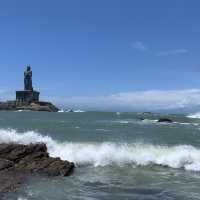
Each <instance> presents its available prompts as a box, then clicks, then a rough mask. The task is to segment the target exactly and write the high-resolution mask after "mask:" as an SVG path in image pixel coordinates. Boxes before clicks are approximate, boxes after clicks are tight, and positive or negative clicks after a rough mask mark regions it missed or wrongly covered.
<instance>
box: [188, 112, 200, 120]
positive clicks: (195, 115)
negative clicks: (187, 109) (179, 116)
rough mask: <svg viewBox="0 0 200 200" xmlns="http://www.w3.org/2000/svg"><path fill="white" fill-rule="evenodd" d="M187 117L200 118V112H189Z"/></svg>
mask: <svg viewBox="0 0 200 200" xmlns="http://www.w3.org/2000/svg"><path fill="white" fill-rule="evenodd" d="M187 117H189V118H199V119H200V112H197V113H193V114H189V115H188V116H187Z"/></svg>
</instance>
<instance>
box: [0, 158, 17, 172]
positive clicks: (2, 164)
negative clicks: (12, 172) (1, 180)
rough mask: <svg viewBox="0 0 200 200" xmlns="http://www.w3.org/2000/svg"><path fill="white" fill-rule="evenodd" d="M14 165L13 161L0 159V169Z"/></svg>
mask: <svg viewBox="0 0 200 200" xmlns="http://www.w3.org/2000/svg"><path fill="white" fill-rule="evenodd" d="M13 166H14V162H12V161H10V160H6V159H0V171H1V170H4V169H9V168H10V167H13Z"/></svg>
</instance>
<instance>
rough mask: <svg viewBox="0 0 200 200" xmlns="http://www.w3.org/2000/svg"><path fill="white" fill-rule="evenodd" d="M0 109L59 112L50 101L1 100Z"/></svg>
mask: <svg viewBox="0 0 200 200" xmlns="http://www.w3.org/2000/svg"><path fill="white" fill-rule="evenodd" d="M0 110H10V111H16V110H31V111H46V112H58V111H59V109H58V108H57V107H56V106H54V105H53V104H52V103H50V102H43V101H38V102H32V103H27V102H23V103H18V102H16V101H6V102H0Z"/></svg>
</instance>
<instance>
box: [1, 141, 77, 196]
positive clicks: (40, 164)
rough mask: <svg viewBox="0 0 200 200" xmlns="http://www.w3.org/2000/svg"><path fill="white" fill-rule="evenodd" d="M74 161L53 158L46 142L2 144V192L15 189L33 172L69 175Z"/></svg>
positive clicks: (49, 174)
mask: <svg viewBox="0 0 200 200" xmlns="http://www.w3.org/2000/svg"><path fill="white" fill-rule="evenodd" d="M73 168H74V163H71V162H68V161H63V160H61V159H60V158H52V157H50V156H49V154H48V152H47V147H46V145H45V144H43V143H41V144H30V145H21V144H0V194H2V192H9V191H13V190H15V189H16V188H17V186H19V185H20V184H22V183H23V182H24V181H25V180H26V177H28V176H29V175H32V174H39V175H47V176H68V175H70V173H71V172H72V171H73Z"/></svg>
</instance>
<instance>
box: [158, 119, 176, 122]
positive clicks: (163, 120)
mask: <svg viewBox="0 0 200 200" xmlns="http://www.w3.org/2000/svg"><path fill="white" fill-rule="evenodd" d="M158 122H166V123H172V122H173V121H172V120H171V119H169V118H160V119H158Z"/></svg>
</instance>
